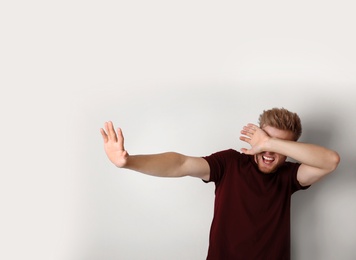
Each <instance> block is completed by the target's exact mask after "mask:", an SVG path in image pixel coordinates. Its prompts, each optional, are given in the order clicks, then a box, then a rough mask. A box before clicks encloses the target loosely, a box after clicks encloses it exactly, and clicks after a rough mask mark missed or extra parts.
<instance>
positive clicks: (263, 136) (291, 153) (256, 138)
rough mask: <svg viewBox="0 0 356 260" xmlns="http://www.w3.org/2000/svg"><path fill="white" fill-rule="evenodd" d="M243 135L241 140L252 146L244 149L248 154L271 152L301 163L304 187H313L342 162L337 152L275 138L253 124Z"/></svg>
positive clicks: (298, 174) (299, 171) (247, 127)
mask: <svg viewBox="0 0 356 260" xmlns="http://www.w3.org/2000/svg"><path fill="white" fill-rule="evenodd" d="M241 133H242V134H243V135H245V136H242V137H240V139H241V140H242V141H245V142H247V143H249V144H250V145H251V149H245V148H243V149H242V151H243V152H245V153H246V154H257V153H260V152H263V151H269V152H274V153H279V154H283V155H285V156H288V157H290V158H293V159H294V160H297V161H299V162H300V163H301V166H300V167H299V169H298V173H297V179H298V181H299V183H300V184H301V185H303V186H307V185H311V184H313V183H315V182H317V181H318V180H320V179H321V178H323V177H324V176H326V175H327V174H329V173H331V172H333V171H334V170H335V169H336V167H337V166H338V164H339V162H340V157H339V155H338V153H336V152H335V151H332V150H330V149H327V148H325V147H322V146H318V145H314V144H307V143H300V142H295V141H289V140H283V139H278V138H273V137H270V136H268V134H267V133H266V132H265V131H263V130H262V129H260V128H259V127H258V126H256V125H253V124H248V125H247V126H246V127H244V130H243V131H241Z"/></svg>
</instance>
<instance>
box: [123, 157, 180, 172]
mask: <svg viewBox="0 0 356 260" xmlns="http://www.w3.org/2000/svg"><path fill="white" fill-rule="evenodd" d="M185 158H186V157H185V156H184V155H181V154H178V153H173V152H168V153H162V154H153V155H131V156H128V158H127V163H126V164H125V165H124V166H123V168H126V169H130V170H134V171H137V172H141V173H144V174H148V175H152V176H158V177H182V176H185V174H184V172H183V171H182V170H181V169H182V165H183V164H184V162H185Z"/></svg>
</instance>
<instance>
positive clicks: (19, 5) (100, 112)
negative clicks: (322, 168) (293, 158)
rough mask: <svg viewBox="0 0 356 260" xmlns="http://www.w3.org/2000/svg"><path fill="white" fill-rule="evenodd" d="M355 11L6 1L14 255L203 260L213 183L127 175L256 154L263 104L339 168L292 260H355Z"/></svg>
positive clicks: (4, 166) (6, 211) (5, 223)
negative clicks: (244, 137) (151, 157)
mask: <svg viewBox="0 0 356 260" xmlns="http://www.w3.org/2000/svg"><path fill="white" fill-rule="evenodd" d="M355 7H356V6H355V4H354V1H351V0H349V1H345V0H341V1H340V0H339V1H315V0H308V1H304V0H302V1H297V2H296V1H294V2H291V1H274V0H273V1H198V0H189V1H185V0H183V1H157V0H152V1H142V0H141V1H139V0H137V1H77V0H71V1H38V0H34V1H2V2H1V3H0V30H1V31H0V37H1V41H0V55H1V56H0V75H1V76H0V86H1V95H0V99H1V100H0V111H1V112H0V113H1V135H0V138H1V140H0V144H1V145H0V147H1V164H0V171H1V182H0V185H1V187H0V200H1V214H0V220H1V221H0V239H1V243H0V247H1V250H0V258H1V259H7V260H11V259H16V260H17V259H36V260H42V259H43V260H48V259H54V260H111V259H124V260H132V259H154V260H158V259H162V260H166V259H171V260H182V259H192V260H196V259H204V258H205V256H206V252H207V246H208V234H209V227H210V223H211V219H212V211H213V200H214V186H213V184H204V183H203V182H202V181H200V180H198V179H193V178H182V179H159V178H155V177H149V176H145V175H140V174H138V173H135V172H129V171H126V170H120V169H117V168H115V167H114V166H113V165H111V164H110V163H109V161H108V160H107V159H106V156H105V154H104V151H103V147H102V140H101V136H100V133H99V129H100V127H102V126H103V123H104V122H105V121H106V120H113V121H114V123H115V125H116V126H121V127H122V128H123V130H124V134H125V138H126V148H127V149H128V151H129V152H130V153H133V154H137V153H156V152H164V151H177V152H181V153H185V154H188V155H195V156H203V155H209V154H211V153H213V152H216V151H219V150H222V149H228V148H234V149H237V150H239V149H240V148H241V147H243V146H245V144H243V143H242V142H240V141H239V140H238V138H239V131H240V129H241V127H242V126H243V125H244V124H246V123H248V122H252V123H256V122H257V118H258V115H259V114H260V113H261V112H262V110H263V109H267V108H271V107H286V108H288V109H290V110H292V111H295V112H298V113H299V115H300V117H301V119H302V122H303V125H304V132H303V135H302V138H301V141H307V142H313V143H317V144H321V145H324V146H327V147H329V148H332V149H335V150H336V151H338V152H339V153H340V155H341V158H342V160H341V164H340V166H339V168H338V169H337V170H336V172H335V173H334V174H333V175H330V176H328V177H327V178H325V179H324V180H322V181H321V182H319V183H317V184H316V185H314V186H313V187H312V188H310V189H309V190H308V191H305V192H299V193H297V194H295V195H294V196H293V208H292V232H293V235H292V247H293V249H292V256H293V257H292V259H294V260H305V259H313V260H334V259H342V260H354V259H356V249H355V246H356V244H355V243H356V242H355V241H356V221H355V220H356V202H355V198H356V175H355V169H356V160H355V159H356V158H355V155H356V151H355V133H356V119H355V111H356V104H355V94H353V91H354V90H353V89H354V88H355V86H356V48H355V46H356V36H355V24H356V16H355Z"/></svg>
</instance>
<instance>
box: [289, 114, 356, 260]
mask: <svg viewBox="0 0 356 260" xmlns="http://www.w3.org/2000/svg"><path fill="white" fill-rule="evenodd" d="M302 123H303V135H302V138H301V139H300V141H301V142H306V143H313V144H318V145H322V146H325V147H327V148H330V149H333V150H336V151H337V152H338V153H339V155H340V157H341V162H340V164H339V166H338V168H337V169H336V170H335V172H334V173H332V174H330V175H328V176H326V177H325V178H324V179H322V180H321V181H320V182H318V183H316V184H314V185H312V187H311V188H310V189H308V190H307V191H299V192H297V193H296V194H294V195H293V196H292V223H291V224H292V227H291V228H292V259H293V260H301V259H315V260H319V259H320V260H321V259H323V260H329V259H337V258H334V257H335V256H339V259H345V260H346V259H347V260H348V259H350V260H351V259H356V252H355V250H354V248H353V246H352V242H349V240H350V238H352V236H354V237H355V235H352V234H355V233H356V225H355V224H353V221H352V219H354V218H355V217H356V212H355V208H356V207H355V206H352V205H354V198H355V197H356V173H355V171H356V170H355V169H356V160H355V159H353V158H352V156H354V155H352V154H350V153H347V154H344V153H343V151H342V150H341V149H342V148H343V147H344V145H345V143H346V141H345V140H347V138H346V137H342V136H340V135H339V134H338V133H339V132H340V131H339V130H338V129H337V127H338V126H339V124H338V118H333V117H332V116H330V114H326V113H323V117H318V118H316V119H314V118H313V119H311V118H309V120H308V119H306V120H303V122H302ZM342 143H344V144H342ZM348 149H349V148H348ZM348 149H346V150H348ZM350 215H353V217H351V216H350ZM349 216H350V217H349ZM350 228H351V229H354V230H351V231H350ZM350 236H351V237H350Z"/></svg>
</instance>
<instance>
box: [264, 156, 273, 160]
mask: <svg viewBox="0 0 356 260" xmlns="http://www.w3.org/2000/svg"><path fill="white" fill-rule="evenodd" d="M263 159H265V160H266V161H273V160H274V159H273V158H272V157H267V156H263Z"/></svg>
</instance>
